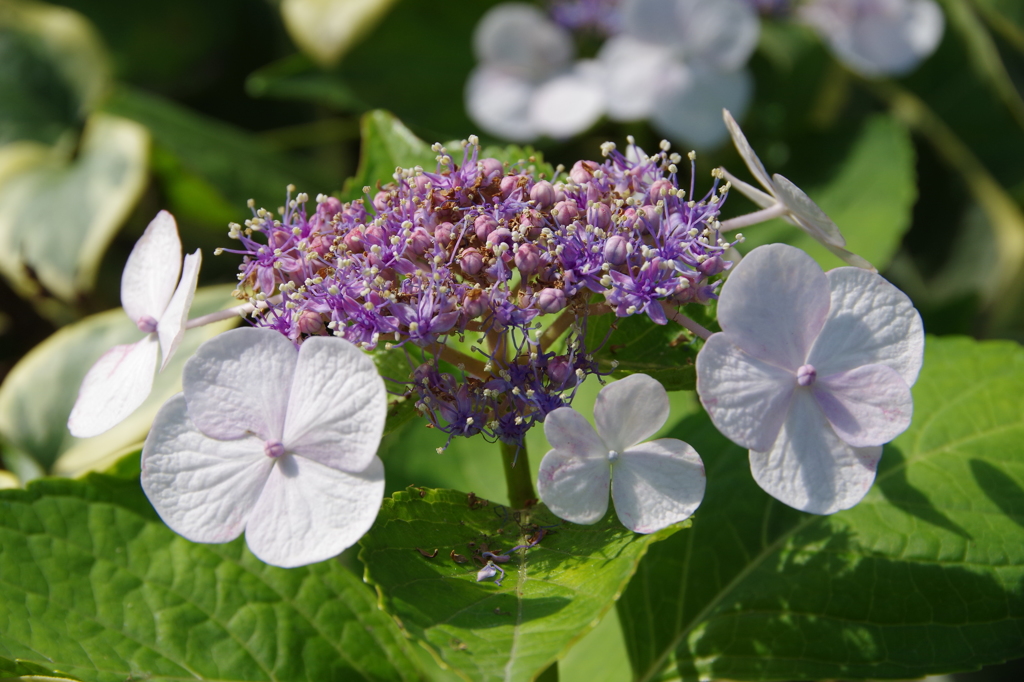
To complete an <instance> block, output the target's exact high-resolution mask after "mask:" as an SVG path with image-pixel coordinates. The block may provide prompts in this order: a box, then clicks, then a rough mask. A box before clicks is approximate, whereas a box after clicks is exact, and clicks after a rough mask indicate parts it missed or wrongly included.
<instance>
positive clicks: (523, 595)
mask: <svg viewBox="0 0 1024 682" xmlns="http://www.w3.org/2000/svg"><path fill="white" fill-rule="evenodd" d="M681 527H683V524H680V525H677V526H674V527H672V528H669V529H666V530H664V531H661V532H659V533H655V534H652V535H637V534H634V533H632V532H630V531H628V530H626V529H625V528H623V526H622V524H620V523H619V522H618V519H616V517H615V514H614V512H609V514H608V516H606V517H605V518H604V520H602V521H600V522H599V523H597V524H594V525H593V526H577V525H575V524H570V523H565V522H562V521H560V520H559V519H557V518H556V517H555V516H553V515H552V514H551V513H550V512H548V511H547V510H546V509H545V508H544V507H543V505H537V506H535V507H533V508H531V509H530V510H528V511H522V512H511V511H510V510H509V509H507V508H506V507H503V506H500V505H495V504H483V503H481V501H480V500H479V499H477V498H475V497H472V496H468V495H467V494H466V493H460V492H456V491H454V490H427V489H418V490H417V489H410V490H409V491H407V492H399V493H395V495H394V497H392V498H388V499H385V500H384V506H383V508H382V509H381V512H380V515H379V516H378V517H377V521H376V523H375V524H374V526H373V528H371V529H370V532H369V533H367V534H366V535H365V536H364V537H363V539H362V540H361V541H360V545H361V546H362V551H361V552H360V558H361V559H362V560H363V562H364V563H365V565H366V580H367V581H368V582H370V583H372V584H374V585H376V587H377V589H378V592H379V594H380V598H381V604H382V606H383V608H384V609H385V610H386V611H387V612H388V613H390V614H391V615H393V616H394V617H395V618H396V619H397V620H398V622H399V624H400V625H401V626H402V627H403V628H404V629H405V630H406V632H408V633H409V634H410V635H411V636H412V637H414V638H416V639H418V640H420V641H421V642H423V643H424V644H426V645H427V646H428V647H430V649H431V650H433V652H434V653H435V655H436V656H438V657H439V658H440V659H441V660H442V661H444V662H445V663H446V664H447V665H450V666H452V667H453V668H455V669H457V670H460V671H462V673H463V674H465V675H466V676H467V677H468V679H472V680H480V681H486V680H507V681H510V682H511V681H512V680H531V679H533V678H534V676H536V675H537V674H538V673H540V672H541V671H543V670H544V669H545V668H547V666H548V665H549V664H550V663H552V662H553V661H554V660H555V659H556V658H557V657H558V655H559V653H560V652H562V651H563V650H565V649H566V648H567V647H568V646H569V645H571V644H572V643H573V642H574V641H575V640H577V639H579V638H580V637H581V636H582V635H583V634H584V633H586V632H588V631H590V630H591V629H593V628H594V627H595V626H596V625H597V623H598V621H599V619H600V617H601V615H602V614H603V613H604V612H605V611H606V610H607V609H608V608H609V607H610V606H611V604H612V602H613V601H614V600H615V599H616V598H617V597H618V595H619V593H620V592H621V591H622V589H623V587H624V586H625V584H626V582H627V581H628V580H629V578H630V576H631V575H632V574H633V571H634V570H635V568H636V564H637V562H638V561H639V559H640V557H641V556H643V554H644V552H645V551H646V550H647V548H648V546H650V545H651V543H653V542H655V541H657V540H660V539H662V538H664V537H667V536H668V535H671V534H672V533H674V532H676V531H677V530H679V529H680V528H681ZM539 528H546V529H548V530H549V533H548V534H547V535H545V536H543V539H542V540H541V541H540V543H539V544H538V545H537V546H536V547H534V548H532V549H529V550H527V551H526V552H525V553H524V552H523V551H522V550H520V551H519V552H516V553H515V555H514V556H513V557H512V559H511V560H510V561H509V562H508V563H506V564H504V565H503V567H504V569H505V572H506V576H505V580H504V582H503V583H502V584H501V585H500V586H499V585H497V584H495V583H494V582H482V583H478V582H476V573H477V570H478V569H479V568H480V564H479V563H478V562H477V561H474V558H473V557H474V556H479V553H480V552H481V551H483V550H484V548H485V547H488V548H490V550H491V551H494V552H502V551H507V550H509V549H511V548H512V547H513V546H515V545H520V544H525V543H527V542H528V541H529V539H528V538H529V537H531V536H533V535H534V534H535V533H536V532H537V531H538V529H539ZM435 550H436V551H437V553H436V555H435V554H434V551H435Z"/></svg>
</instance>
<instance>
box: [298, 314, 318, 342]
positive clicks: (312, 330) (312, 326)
mask: <svg viewBox="0 0 1024 682" xmlns="http://www.w3.org/2000/svg"><path fill="white" fill-rule="evenodd" d="M295 327H296V328H297V329H298V330H299V333H300V334H306V335H309V336H312V335H313V334H319V333H320V332H322V331H323V329H324V321H323V319H322V318H321V317H320V313H315V312H313V311H312V310H303V311H302V312H301V313H299V319H298V320H296V322H295Z"/></svg>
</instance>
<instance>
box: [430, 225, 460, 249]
mask: <svg viewBox="0 0 1024 682" xmlns="http://www.w3.org/2000/svg"><path fill="white" fill-rule="evenodd" d="M454 231H455V226H454V225H452V224H451V223H448V222H445V223H441V224H440V225H438V226H437V229H436V230H434V240H435V241H437V243H438V244H440V245H441V246H445V245H446V244H448V242H450V241H451V240H452V232H454Z"/></svg>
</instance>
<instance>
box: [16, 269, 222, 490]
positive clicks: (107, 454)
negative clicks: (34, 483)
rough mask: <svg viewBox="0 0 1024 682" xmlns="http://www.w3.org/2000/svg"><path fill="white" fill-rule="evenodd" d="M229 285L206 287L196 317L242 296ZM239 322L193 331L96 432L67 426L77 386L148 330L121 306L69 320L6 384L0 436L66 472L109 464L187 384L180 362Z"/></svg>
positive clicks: (194, 310)
mask: <svg viewBox="0 0 1024 682" xmlns="http://www.w3.org/2000/svg"><path fill="white" fill-rule="evenodd" d="M231 290H232V287H231V286H230V285H221V286H214V287H204V288H202V289H200V290H199V291H198V292H196V297H195V301H194V302H193V304H192V317H199V316H200V315H205V314H207V313H212V312H215V311H217V310H221V309H223V308H226V307H228V306H229V305H232V304H237V301H236V300H235V299H233V298H232V297H231ZM235 323H236V322H235V321H234V320H226V321H224V322H219V323H216V324H210V325H206V326H203V327H198V328H196V329H191V330H189V331H187V332H186V333H185V338H184V340H183V341H182V342H181V346H180V347H179V348H178V351H177V353H175V356H174V358H172V359H171V362H170V363H169V364H168V365H167V368H166V369H164V371H163V372H161V373H159V374H158V375H157V377H156V381H155V382H154V384H153V391H152V393H151V394H150V396H149V398H148V399H147V401H146V402H145V403H143V404H142V406H141V407H139V409H138V410H136V411H135V412H134V413H133V414H132V415H131V416H130V417H128V419H126V420H125V421H123V422H121V423H120V424H118V425H117V426H115V427H114V428H113V429H111V430H110V431H107V432H106V433H103V434H100V435H98V436H94V437H92V438H75V437H73V436H72V435H71V434H70V433H68V428H67V422H68V415H69V414H71V408H72V406H73V405H74V403H75V399H76V398H77V397H78V387H79V386H80V385H81V383H82V379H83V378H84V377H85V373H86V372H88V371H89V368H90V367H92V364H93V363H94V362H96V360H97V359H98V358H99V357H100V356H101V355H103V353H105V352H106V351H108V350H109V349H110V348H112V347H113V346H115V345H117V344H121V343H134V342H135V341H138V340H139V339H140V338H141V337H142V334H141V332H139V330H138V327H136V326H135V324H134V323H133V322H132V321H131V320H130V319H128V316H127V315H125V314H124V311H122V310H121V309H120V308H118V309H117V310H110V311H107V312H105V313H100V314H98V315H92V316H91V317H87V318H86V319H84V320H82V321H81V322H77V323H75V324H72V325H68V326H67V327H64V328H63V329H61V330H60V331H58V332H57V333H56V334H54V335H53V336H51V337H50V338H48V339H47V340H46V341H44V342H43V343H41V344H39V345H38V346H36V347H35V348H33V349H32V351H31V352H29V353H28V355H26V356H25V357H23V358H22V359H21V361H20V362H18V364H17V365H15V366H14V368H13V369H12V370H11V371H10V373H9V374H8V375H7V377H6V378H5V379H4V382H3V384H2V385H0V436H2V437H3V439H4V440H5V441H6V443H7V445H8V446H11V447H14V448H16V449H17V450H19V451H21V452H22V453H24V454H26V455H29V456H31V457H32V458H33V459H34V460H35V461H37V462H39V464H40V465H41V466H42V467H44V468H45V469H47V470H51V469H52V470H53V471H54V472H56V473H59V474H62V475H76V474H79V473H81V472H83V471H85V470H87V469H90V468H93V467H97V466H104V465H105V464H107V463H109V462H110V461H112V459H113V458H115V457H117V456H118V455H119V453H121V452H122V451H123V450H124V449H125V448H127V447H130V446H132V445H133V444H136V443H138V442H140V441H141V440H142V439H143V438H144V437H145V435H146V432H147V431H148V430H149V425H150V423H151V422H152V421H153V417H154V416H155V415H156V411H157V410H158V409H160V406H161V405H162V404H163V403H164V401H166V400H167V398H169V397H170V396H171V395H173V394H174V393H177V392H178V391H180V390H181V369H182V367H183V366H184V364H185V361H186V360H187V359H188V358H189V357H190V356H191V355H192V354H193V353H194V352H195V350H196V348H198V347H199V344H201V343H202V342H203V341H205V340H206V339H208V338H211V337H212V336H215V335H216V334H219V333H220V332H222V331H224V330H226V329H230V328H231V327H232V326H233V325H234V324H235Z"/></svg>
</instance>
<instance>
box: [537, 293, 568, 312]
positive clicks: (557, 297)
mask: <svg viewBox="0 0 1024 682" xmlns="http://www.w3.org/2000/svg"><path fill="white" fill-rule="evenodd" d="M535 305H536V306H537V310H539V311H540V312H541V313H543V314H545V315H547V314H549V313H557V312H558V311H559V310H562V309H563V308H565V292H564V291H562V290H561V289H552V288H547V289H541V290H540V293H538V294H537V301H536V303H535Z"/></svg>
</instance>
